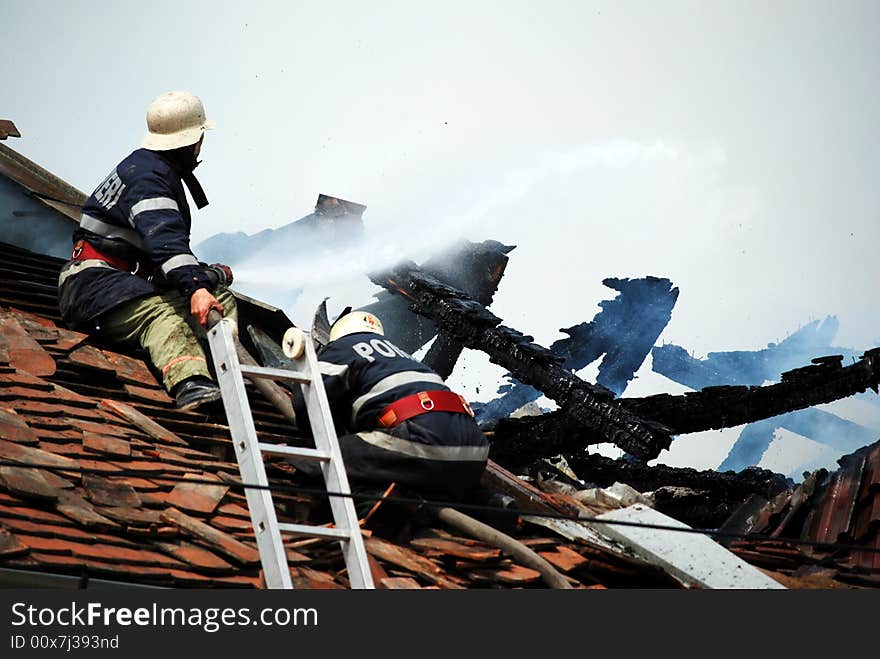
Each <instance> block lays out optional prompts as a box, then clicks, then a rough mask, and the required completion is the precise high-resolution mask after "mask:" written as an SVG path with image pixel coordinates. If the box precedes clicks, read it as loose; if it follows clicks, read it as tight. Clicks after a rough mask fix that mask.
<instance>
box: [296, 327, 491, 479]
mask: <svg viewBox="0 0 880 659" xmlns="http://www.w3.org/2000/svg"><path fill="white" fill-rule="evenodd" d="M318 358H319V366H320V369H321V373H322V376H323V380H324V387H325V389H326V391H327V398H328V400H329V403H330V407H331V409H332V410H333V416H334V422H335V425H336V429H337V433H338V434H339V435H340V437H339V444H340V448H341V450H342V455H343V459H344V461H345V468H346V471H347V472H348V476H349V478H351V479H352V481H372V482H376V481H379V482H384V483H388V482H391V481H394V482H397V483H400V484H403V485H410V486H413V487H416V488H419V489H420V490H423V491H425V490H427V491H432V492H438V493H444V494H452V495H463V494H465V493H467V492H468V491H470V490H473V489H474V488H476V487H477V486H478V485H479V481H480V477H481V475H482V473H483V471H484V470H485V467H486V461H487V458H488V455H489V444H488V441H487V439H486V436H485V435H484V434H483V433H482V431H481V430H480V429H479V428H478V427H477V424H476V422H475V421H474V418H473V412H472V411H471V408H470V405H468V403H467V401H466V400H465V399H464V398H463V397H462V396H460V395H458V394H456V393H454V392H452V391H450V389H449V387H447V386H446V385H445V384H444V383H443V379H442V378H441V377H440V376H439V375H437V374H436V373H435V372H434V371H432V370H431V369H430V368H429V367H428V366H426V365H425V364H423V363H421V362H420V361H418V360H416V359H414V358H413V357H412V356H410V355H408V354H407V353H406V352H404V351H403V350H401V349H400V348H398V347H397V346H395V345H394V344H393V343H391V342H390V341H389V340H388V339H386V338H384V335H383V329H382V323H381V322H380V321H379V319H378V318H376V316H374V315H373V314H371V313H367V312H365V311H353V312H350V313H346V314H344V315H342V316H340V318H339V319H337V321H336V322H335V323H334V324H333V326H332V327H331V329H330V335H329V342H328V343H327V345H326V346H324V347H323V348H322V349H321V350H320V352H319V353H318ZM296 392H297V393H296V394H295V395H294V409H295V412H296V416H297V420H298V421H299V420H300V419H302V420H303V421H301V422H300V425H304V424H306V423H307V419H308V415H307V413H306V408H305V401H304V399H303V396H302V392H301V390H300V389H299V388H297V389H296ZM303 466H304V467H306V471H308V467H307V466H306V465H303ZM313 471H314V470H313Z"/></svg>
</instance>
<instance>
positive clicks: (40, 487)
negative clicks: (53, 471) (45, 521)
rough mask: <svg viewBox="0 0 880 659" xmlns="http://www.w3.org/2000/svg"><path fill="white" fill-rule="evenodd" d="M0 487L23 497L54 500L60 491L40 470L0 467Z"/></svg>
mask: <svg viewBox="0 0 880 659" xmlns="http://www.w3.org/2000/svg"><path fill="white" fill-rule="evenodd" d="M0 488H3V489H6V490H8V491H9V492H13V493H15V494H18V495H20V496H23V497H25V498H34V499H44V500H49V501H55V500H56V499H57V498H58V496H59V493H60V490H59V489H58V488H57V487H53V486H52V485H50V484H49V482H48V481H47V480H46V479H45V478H44V477H43V472H42V470H39V469H23V468H21V467H0Z"/></svg>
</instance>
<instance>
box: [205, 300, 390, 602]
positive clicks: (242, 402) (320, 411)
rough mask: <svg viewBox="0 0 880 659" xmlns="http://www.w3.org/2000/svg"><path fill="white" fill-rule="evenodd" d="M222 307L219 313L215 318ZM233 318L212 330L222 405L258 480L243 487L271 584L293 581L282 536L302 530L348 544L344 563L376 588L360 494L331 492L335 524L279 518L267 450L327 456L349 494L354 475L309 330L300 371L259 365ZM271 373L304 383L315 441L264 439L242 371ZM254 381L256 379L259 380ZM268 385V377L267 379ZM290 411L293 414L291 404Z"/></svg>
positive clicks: (327, 479) (247, 474) (245, 470)
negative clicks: (311, 444) (358, 506)
mask: <svg viewBox="0 0 880 659" xmlns="http://www.w3.org/2000/svg"><path fill="white" fill-rule="evenodd" d="M218 318H219V315H218V316H216V317H215V318H214V319H215V320H217V319H218ZM231 323H232V321H231V320H229V319H222V320H219V322H215V323H214V325H213V326H212V327H211V328H210V329H209V330H208V343H209V345H210V348H211V356H212V358H213V361H214V368H215V371H216V374H217V381H218V383H219V385H220V392H221V394H222V396H223V407H224V408H225V410H226V418H227V420H228V423H229V431H230V434H231V435H232V441H233V444H234V446H235V457H236V459H237V461H238V469H239V473H240V474H241V479H242V481H243V482H245V483H254V484H257V485H260V486H261V487H260V488H245V495H246V497H247V503H248V509H249V511H250V515H251V523H252V524H253V526H254V535H255V536H256V539H257V548H258V549H259V552H260V562H261V563H262V566H263V575H264V579H265V582H266V587H267V588H293V583H292V582H291V578H290V567H289V565H288V562H287V554H286V553H285V550H284V544H283V540H282V537H281V533H282V532H287V533H292V534H296V535H303V536H312V537H323V538H337V539H339V541H340V545H341V546H342V554H343V557H344V558H345V566H346V568H347V570H348V578H349V582H350V583H351V587H352V588H360V589H368V588H374V587H375V586H374V585H373V575H372V572H371V570H370V563H369V560H368V558H367V551H366V548H365V547H364V539H363V536H362V535H361V530H360V526H359V525H358V517H357V513H356V512H355V509H354V502H353V501H352V499H351V497H350V496H330V497H329V499H330V509H331V512H332V513H333V520H334V527H326V526H313V525H309V524H283V523H279V522H278V517H277V515H276V512H275V505H274V503H273V501H272V493H271V491H270V490H269V489H268V485H269V481H268V479H267V477H266V467H265V464H264V463H263V454H273V455H282V456H286V457H293V458H296V459H298V460H315V461H318V462H320V463H321V472H322V474H323V475H324V483H325V485H326V487H327V491H328V492H334V493H335V492H339V493H341V494H351V489H350V488H349V485H348V476H347V475H346V472H345V466H344V464H343V461H342V453H341V452H340V450H339V439H338V438H337V437H336V429H335V428H334V426H333V416H332V413H331V411H330V405H329V403H328V402H327V394H326V392H325V391H324V381H323V380H322V379H321V373H320V369H319V366H318V357H317V355H316V353H315V348H314V346H313V345H312V341H311V339H310V337H309V336H308V334H306V335H305V339H306V340H305V350H304V353H303V355H302V356H301V357H300V358H299V359H297V360H295V363H296V365H297V366H298V367H299V368H300V369H301V370H298V371H293V370H287V369H279V368H265V367H262V366H258V365H257V364H256V362H255V360H254V359H253V358H252V357H251V356H250V354H249V353H248V352H247V351H246V350H245V349H244V348H243V347H242V346H241V345H240V344H239V343H238V340H237V339H236V337H235V334H234V332H233V329H232V324H231ZM245 376H247V377H248V378H251V379H265V380H270V381H278V380H287V381H290V382H296V383H299V384H301V385H302V390H303V394H304V397H305V402H306V407H307V409H308V415H309V421H310V422H311V426H312V434H313V436H314V439H315V448H300V447H295V446H280V445H275V444H265V443H262V442H260V441H259V439H258V438H257V431H256V427H255V426H254V418H253V414H252V413H251V408H250V403H249V401H248V395H247V391H246V389H245V385H244V377H245ZM255 384H257V382H256V380H255ZM264 386H265V385H264ZM286 416H292V408H290V410H289V413H288V414H287V415H286Z"/></svg>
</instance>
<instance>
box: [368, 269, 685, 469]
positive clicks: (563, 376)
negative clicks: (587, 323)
mask: <svg viewBox="0 0 880 659" xmlns="http://www.w3.org/2000/svg"><path fill="white" fill-rule="evenodd" d="M370 278H371V279H372V281H373V282H374V283H376V284H378V285H380V286H382V287H383V288H386V289H388V290H389V291H391V292H394V293H399V294H400V295H402V296H404V297H405V298H406V299H407V300H408V301H409V303H410V309H411V310H412V311H415V312H416V313H419V314H421V315H423V316H427V317H429V318H430V319H431V320H433V321H434V323H436V325H437V326H438V328H440V329H441V330H442V331H443V332H444V333H446V334H447V335H449V336H451V337H453V338H455V339H456V340H458V341H460V342H461V343H462V344H463V345H465V346H466V347H468V348H473V349H476V350H482V351H483V352H485V353H486V354H487V355H489V359H490V360H491V361H492V362H494V363H496V364H498V365H500V366H502V367H504V368H506V369H507V370H508V371H510V372H511V374H512V375H513V376H514V377H516V378H517V379H518V380H520V381H521V382H525V383H526V384H530V385H532V386H533V387H535V388H537V389H540V390H541V391H543V392H544V393H545V394H546V395H547V396H549V397H551V398H552V399H554V400H555V401H556V402H557V403H558V404H559V406H560V407H561V408H562V409H564V410H565V413H566V415H567V417H568V418H570V419H573V420H574V421H575V422H576V423H577V424H578V426H579V427H582V428H585V429H588V430H589V431H590V432H591V434H592V435H594V436H595V437H598V438H599V439H598V441H606V442H611V443H613V444H615V445H617V446H619V447H621V448H622V449H624V450H625V451H627V452H629V453H630V454H632V455H634V456H637V457H639V458H643V459H646V460H647V459H651V458H653V457H656V456H657V455H658V454H659V453H660V451H661V450H663V449H665V448H667V447H668V446H669V444H670V443H671V441H672V438H671V436H670V434H671V433H670V432H668V429H666V428H663V427H662V426H660V425H658V424H653V423H648V422H645V421H643V420H641V419H639V418H638V417H637V416H635V415H634V414H633V413H631V412H629V411H627V410H626V409H624V408H623V407H621V406H620V405H619V404H618V403H617V402H616V401H615V400H614V393H613V392H612V391H610V390H609V389H606V388H604V387H599V386H596V385H593V384H590V383H588V382H585V381H584V380H581V379H580V378H578V377H577V376H575V375H574V374H572V373H570V372H569V371H568V370H566V369H565V368H564V367H563V366H561V362H562V358H560V357H558V356H557V355H554V354H553V353H552V352H551V351H549V350H548V349H547V348H544V347H542V346H540V345H537V344H536V343H533V342H532V337H530V336H525V335H523V334H521V333H520V332H517V331H516V330H514V329H511V328H509V327H505V326H503V325H501V324H500V323H501V319H500V318H498V317H497V316H495V315H494V314H492V313H491V312H490V311H488V310H487V309H486V308H485V307H484V306H483V305H482V304H480V303H479V302H477V301H476V300H474V299H472V298H471V297H469V296H468V295H467V294H466V293H464V292H462V291H460V290H458V289H456V288H452V287H451V286H447V285H446V284H444V283H442V282H440V281H439V280H437V279H435V278H434V277H432V276H430V275H428V274H426V273H424V272H422V271H421V270H419V268H418V267H417V266H416V264H415V263H412V262H406V263H401V264H399V265H398V266H396V267H395V268H393V269H392V270H391V271H390V272H386V273H383V274H374V275H371V277H370Z"/></svg>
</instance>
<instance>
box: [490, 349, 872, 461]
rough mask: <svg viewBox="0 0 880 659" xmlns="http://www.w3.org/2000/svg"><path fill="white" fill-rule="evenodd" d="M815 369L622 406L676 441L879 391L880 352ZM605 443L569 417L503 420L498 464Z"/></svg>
mask: <svg viewBox="0 0 880 659" xmlns="http://www.w3.org/2000/svg"><path fill="white" fill-rule="evenodd" d="M812 361H813V364H812V365H810V366H805V367H803V368H798V369H794V370H792V371H787V372H785V373H783V374H782V376H781V379H780V382H778V383H776V384H771V385H767V386H764V387H747V386H727V387H706V388H704V389H702V390H701V391H693V392H688V393H686V394H684V395H681V396H673V395H671V394H657V395H655V396H648V397H646V398H620V399H618V401H617V402H618V404H619V405H620V406H621V407H622V408H624V409H626V410H628V411H629V412H632V413H633V414H635V415H637V416H638V417H640V418H642V419H650V421H652V422H656V423H659V424H662V425H663V426H665V427H667V428H669V429H671V432H672V434H673V435H683V434H687V433H692V432H700V431H703V430H713V429H718V428H726V427H731V426H738V425H741V424H743V423H751V422H753V421H760V420H761V419H766V418H769V417H773V416H777V415H779V414H784V413H786V412H791V411H794V410H799V409H804V408H807V407H812V406H814V405H820V404H822V403H829V402H831V401H835V400H838V399H840V398H846V397H848V396H852V395H854V394H857V393H861V392H863V391H865V390H866V389H868V388H870V389H873V390H874V391H877V387H878V382H880V348H872V349H871V350H868V351H867V352H865V354H864V355H862V357H861V359H859V360H858V361H857V362H856V363H854V364H851V365H849V366H842V365H841V358H840V357H839V356H832V357H817V358H815V359H813V360H812ZM601 441H604V440H603V439H602V438H601V437H600V436H598V435H597V434H596V433H594V432H589V431H588V430H587V431H585V430H583V429H581V428H578V427H577V426H576V425H574V424H572V422H571V420H570V419H569V418H567V417H566V415H565V414H561V413H560V412H550V413H548V414H543V415H540V416H533V417H523V418H521V419H502V420H501V421H499V422H498V424H497V425H496V426H495V428H494V433H493V443H492V452H491V455H492V458H493V459H494V460H497V461H498V462H499V463H501V464H505V465H509V466H513V465H523V464H527V463H528V462H531V461H532V460H536V459H538V458H545V457H550V456H553V455H560V454H568V453H579V452H581V451H582V450H583V449H584V448H585V447H586V446H589V445H591V444H598V443H600V442H601Z"/></svg>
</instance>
